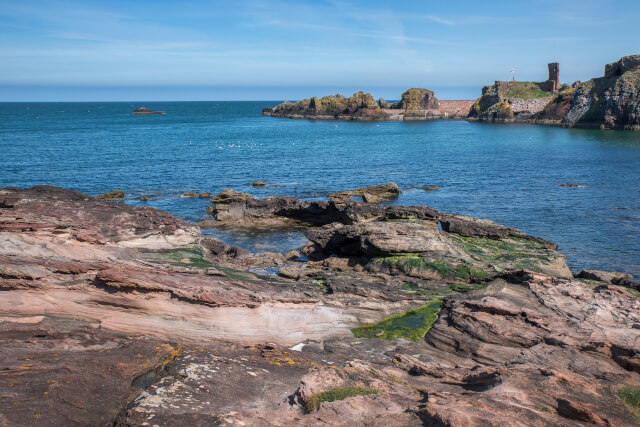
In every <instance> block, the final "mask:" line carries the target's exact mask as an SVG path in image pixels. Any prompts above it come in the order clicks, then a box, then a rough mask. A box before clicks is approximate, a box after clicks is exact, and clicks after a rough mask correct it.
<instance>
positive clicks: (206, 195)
mask: <svg viewBox="0 0 640 427" xmlns="http://www.w3.org/2000/svg"><path fill="white" fill-rule="evenodd" d="M198 197H199V198H201V199H208V198H209V197H211V191H204V192H202V193H200V194H198Z"/></svg>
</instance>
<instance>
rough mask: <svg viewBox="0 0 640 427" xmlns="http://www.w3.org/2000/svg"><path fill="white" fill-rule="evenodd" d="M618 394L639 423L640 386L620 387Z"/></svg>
mask: <svg viewBox="0 0 640 427" xmlns="http://www.w3.org/2000/svg"><path fill="white" fill-rule="evenodd" d="M618 396H620V399H622V401H623V402H624V404H625V405H626V406H627V409H628V410H629V412H630V413H631V415H632V416H633V419H634V420H635V421H636V423H638V424H640V388H638V387H622V388H621V389H620V390H618Z"/></svg>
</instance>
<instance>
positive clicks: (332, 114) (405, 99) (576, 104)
mask: <svg viewBox="0 0 640 427" xmlns="http://www.w3.org/2000/svg"><path fill="white" fill-rule="evenodd" d="M549 67H550V68H549V79H548V80H546V81H544V82H516V81H496V82H495V84H493V85H490V86H485V87H484V88H483V89H482V96H481V97H480V98H478V99H477V100H475V101H439V100H438V99H437V98H436V97H435V96H434V92H433V91H430V90H428V89H419V88H412V89H409V90H407V91H406V92H404V93H403V94H402V97H401V100H400V101H399V102H397V103H394V104H390V103H389V102H386V101H385V100H384V99H382V98H381V99H379V100H378V101H376V100H374V98H373V97H372V96H371V94H369V93H364V92H357V93H355V94H353V96H351V97H349V98H346V97H344V96H342V95H340V94H338V95H331V96H325V97H323V98H320V99H318V98H317V97H313V98H308V99H304V100H301V101H298V102H295V103H291V102H288V101H286V102H284V103H282V104H279V105H277V106H275V107H267V108H264V109H263V111H262V114H263V115H267V116H273V117H281V118H291V119H320V120H332V119H337V120H359V121H363V120H364V121H394V120H436V119H466V120H470V121H488V122H502V123H532V124H544V125H556V126H562V127H567V128H573V127H579V128H599V129H621V130H640V55H632V56H625V57H623V58H621V59H620V60H618V61H616V62H614V63H611V64H608V65H606V66H605V72H604V77H599V78H593V79H591V80H589V81H586V82H580V81H577V82H575V83H573V84H572V85H560V84H559V65H558V64H557V63H554V64H549Z"/></svg>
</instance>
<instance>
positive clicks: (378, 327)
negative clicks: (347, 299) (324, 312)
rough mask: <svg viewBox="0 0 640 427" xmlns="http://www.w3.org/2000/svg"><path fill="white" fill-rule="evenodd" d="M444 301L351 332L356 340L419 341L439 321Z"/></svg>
mask: <svg viewBox="0 0 640 427" xmlns="http://www.w3.org/2000/svg"><path fill="white" fill-rule="evenodd" d="M441 303H442V301H440V300H434V301H433V302H431V303H429V304H427V305H425V306H422V307H420V308H416V309H413V310H409V311H407V312H406V313H404V314H400V315H398V316H393V317H389V318H386V319H384V320H382V321H380V322H378V323H376V324H375V325H363V326H358V327H357V328H353V329H352V330H351V331H352V332H353V335H354V336H355V337H356V338H380V339H387V340H390V339H394V338H405V339H408V340H410V341H418V340H419V339H421V338H423V337H424V335H425V334H426V333H427V332H428V331H429V329H431V326H432V325H433V324H434V323H435V321H436V320H438V313H439V312H440V305H441Z"/></svg>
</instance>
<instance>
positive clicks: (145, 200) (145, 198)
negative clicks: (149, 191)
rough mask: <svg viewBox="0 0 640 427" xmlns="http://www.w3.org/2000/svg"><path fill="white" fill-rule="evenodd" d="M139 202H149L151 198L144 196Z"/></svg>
mask: <svg viewBox="0 0 640 427" xmlns="http://www.w3.org/2000/svg"><path fill="white" fill-rule="evenodd" d="M138 200H140V201H141V202H148V201H149V196H142V197H140V198H139V199H138Z"/></svg>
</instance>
